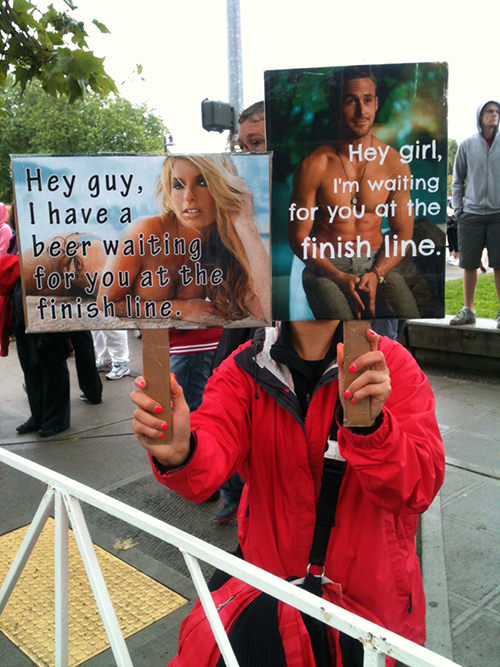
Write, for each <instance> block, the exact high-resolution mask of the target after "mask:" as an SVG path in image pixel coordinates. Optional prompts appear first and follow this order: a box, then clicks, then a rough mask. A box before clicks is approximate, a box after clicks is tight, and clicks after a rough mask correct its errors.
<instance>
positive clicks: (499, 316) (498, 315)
mask: <svg viewBox="0 0 500 667" xmlns="http://www.w3.org/2000/svg"><path fill="white" fill-rule="evenodd" d="M495 319H496V321H497V329H500V309H499V311H498V313H497V316H496V317H495Z"/></svg>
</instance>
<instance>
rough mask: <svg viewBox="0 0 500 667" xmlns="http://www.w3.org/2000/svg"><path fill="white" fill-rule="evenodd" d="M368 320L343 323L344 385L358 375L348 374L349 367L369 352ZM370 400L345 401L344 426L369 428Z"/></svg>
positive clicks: (358, 373) (357, 373)
mask: <svg viewBox="0 0 500 667" xmlns="http://www.w3.org/2000/svg"><path fill="white" fill-rule="evenodd" d="M369 326H370V320H349V321H345V322H344V377H345V382H346V385H348V384H350V383H351V382H352V381H353V380H354V379H355V378H357V377H358V375H360V372H359V371H358V372H354V373H350V372H349V366H350V365H351V364H352V362H353V361H354V360H355V359H356V358H357V357H359V356H360V355H361V354H364V353H365V352H368V351H369V350H370V343H369V342H368V340H367V338H366V332H367V330H368V327H369ZM370 400H371V399H370V398H364V399H363V400H361V401H359V403H355V404H354V405H352V404H351V403H349V401H346V405H345V408H344V426H349V427H350V426H370V425H371V419H370Z"/></svg>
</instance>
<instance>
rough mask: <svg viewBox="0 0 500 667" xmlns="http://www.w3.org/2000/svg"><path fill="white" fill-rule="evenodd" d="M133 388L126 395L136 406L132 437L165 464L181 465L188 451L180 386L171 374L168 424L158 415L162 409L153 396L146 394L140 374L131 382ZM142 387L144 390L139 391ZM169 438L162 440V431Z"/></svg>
mask: <svg viewBox="0 0 500 667" xmlns="http://www.w3.org/2000/svg"><path fill="white" fill-rule="evenodd" d="M135 385H136V387H138V389H137V390H135V391H133V392H132V393H131V394H130V400H131V401H132V402H133V403H134V404H135V405H136V409H135V410H134V418H133V420H132V429H133V431H134V434H135V436H136V438H137V439H138V440H139V442H140V443H141V445H142V446H143V447H144V449H145V450H146V451H147V452H148V453H149V454H151V455H152V456H154V457H155V458H156V459H157V461H158V462H159V463H160V464H162V465H165V466H169V467H174V466H179V465H182V464H183V463H184V462H185V460H186V459H187V458H188V456H189V453H190V435H191V429H190V413H189V408H188V406H187V403H186V401H185V399H184V393H183V391H182V387H181V386H180V385H179V383H178V382H177V380H176V379H175V376H174V375H173V374H171V375H170V398H171V403H172V405H171V409H172V411H171V416H172V419H171V424H170V425H169V424H167V422H166V421H165V420H164V419H161V418H159V417H158V415H160V414H161V413H162V412H163V408H162V406H161V405H159V404H158V402H157V401H155V400H154V399H153V398H151V397H150V396H148V395H147V383H146V381H145V379H144V378H143V377H139V378H137V379H136V381H135ZM139 389H140V390H141V391H139ZM142 390H144V391H142ZM167 429H168V433H167V435H168V434H170V439H168V440H167V441H166V442H164V443H163V442H162V443H160V442H158V441H159V440H163V439H164V437H165V433H166V432H167Z"/></svg>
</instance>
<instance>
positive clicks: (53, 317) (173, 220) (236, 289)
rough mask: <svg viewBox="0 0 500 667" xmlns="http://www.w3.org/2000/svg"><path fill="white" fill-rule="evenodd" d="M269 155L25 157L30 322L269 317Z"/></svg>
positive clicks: (24, 262)
mask: <svg viewBox="0 0 500 667" xmlns="http://www.w3.org/2000/svg"><path fill="white" fill-rule="evenodd" d="M269 160H270V157H269V155H266V154H263V155H231V156H230V155H229V154H222V155H218V154H214V155H168V156H166V157H165V156H162V155H116V156H111V155H110V156H83V155H80V156H78V155H76V156H75V155H74V156H66V157H64V156H60V157H56V156H38V155H24V156H15V157H13V160H12V164H13V173H14V185H15V203H16V210H17V220H18V231H19V246H20V256H21V272H22V283H23V290H24V296H25V311H26V323H27V328H28V331H30V332H35V331H61V330H62V331H64V330H66V331H72V330H78V329H114V328H117V329H123V328H135V327H138V328H141V329H161V328H168V327H176V328H182V327H183V326H227V327H231V326H258V325H259V324H263V323H266V322H268V321H269V316H270V260H269V247H268V246H269Z"/></svg>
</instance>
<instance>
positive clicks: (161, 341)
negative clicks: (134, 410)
mask: <svg viewBox="0 0 500 667" xmlns="http://www.w3.org/2000/svg"><path fill="white" fill-rule="evenodd" d="M141 333H142V369H143V375H144V378H145V380H146V394H147V395H148V396H150V397H151V398H154V399H155V401H157V402H158V404H159V405H161V407H162V408H163V412H162V413H161V415H159V416H161V418H162V419H164V420H165V421H166V422H167V424H168V428H167V430H166V431H165V436H164V440H163V442H168V441H169V440H171V438H172V413H171V407H170V334H169V331H168V329H142V330H141ZM161 442H162V441H160V442H159V441H158V440H154V441H153V440H150V443H151V444H155V445H158V444H161Z"/></svg>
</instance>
